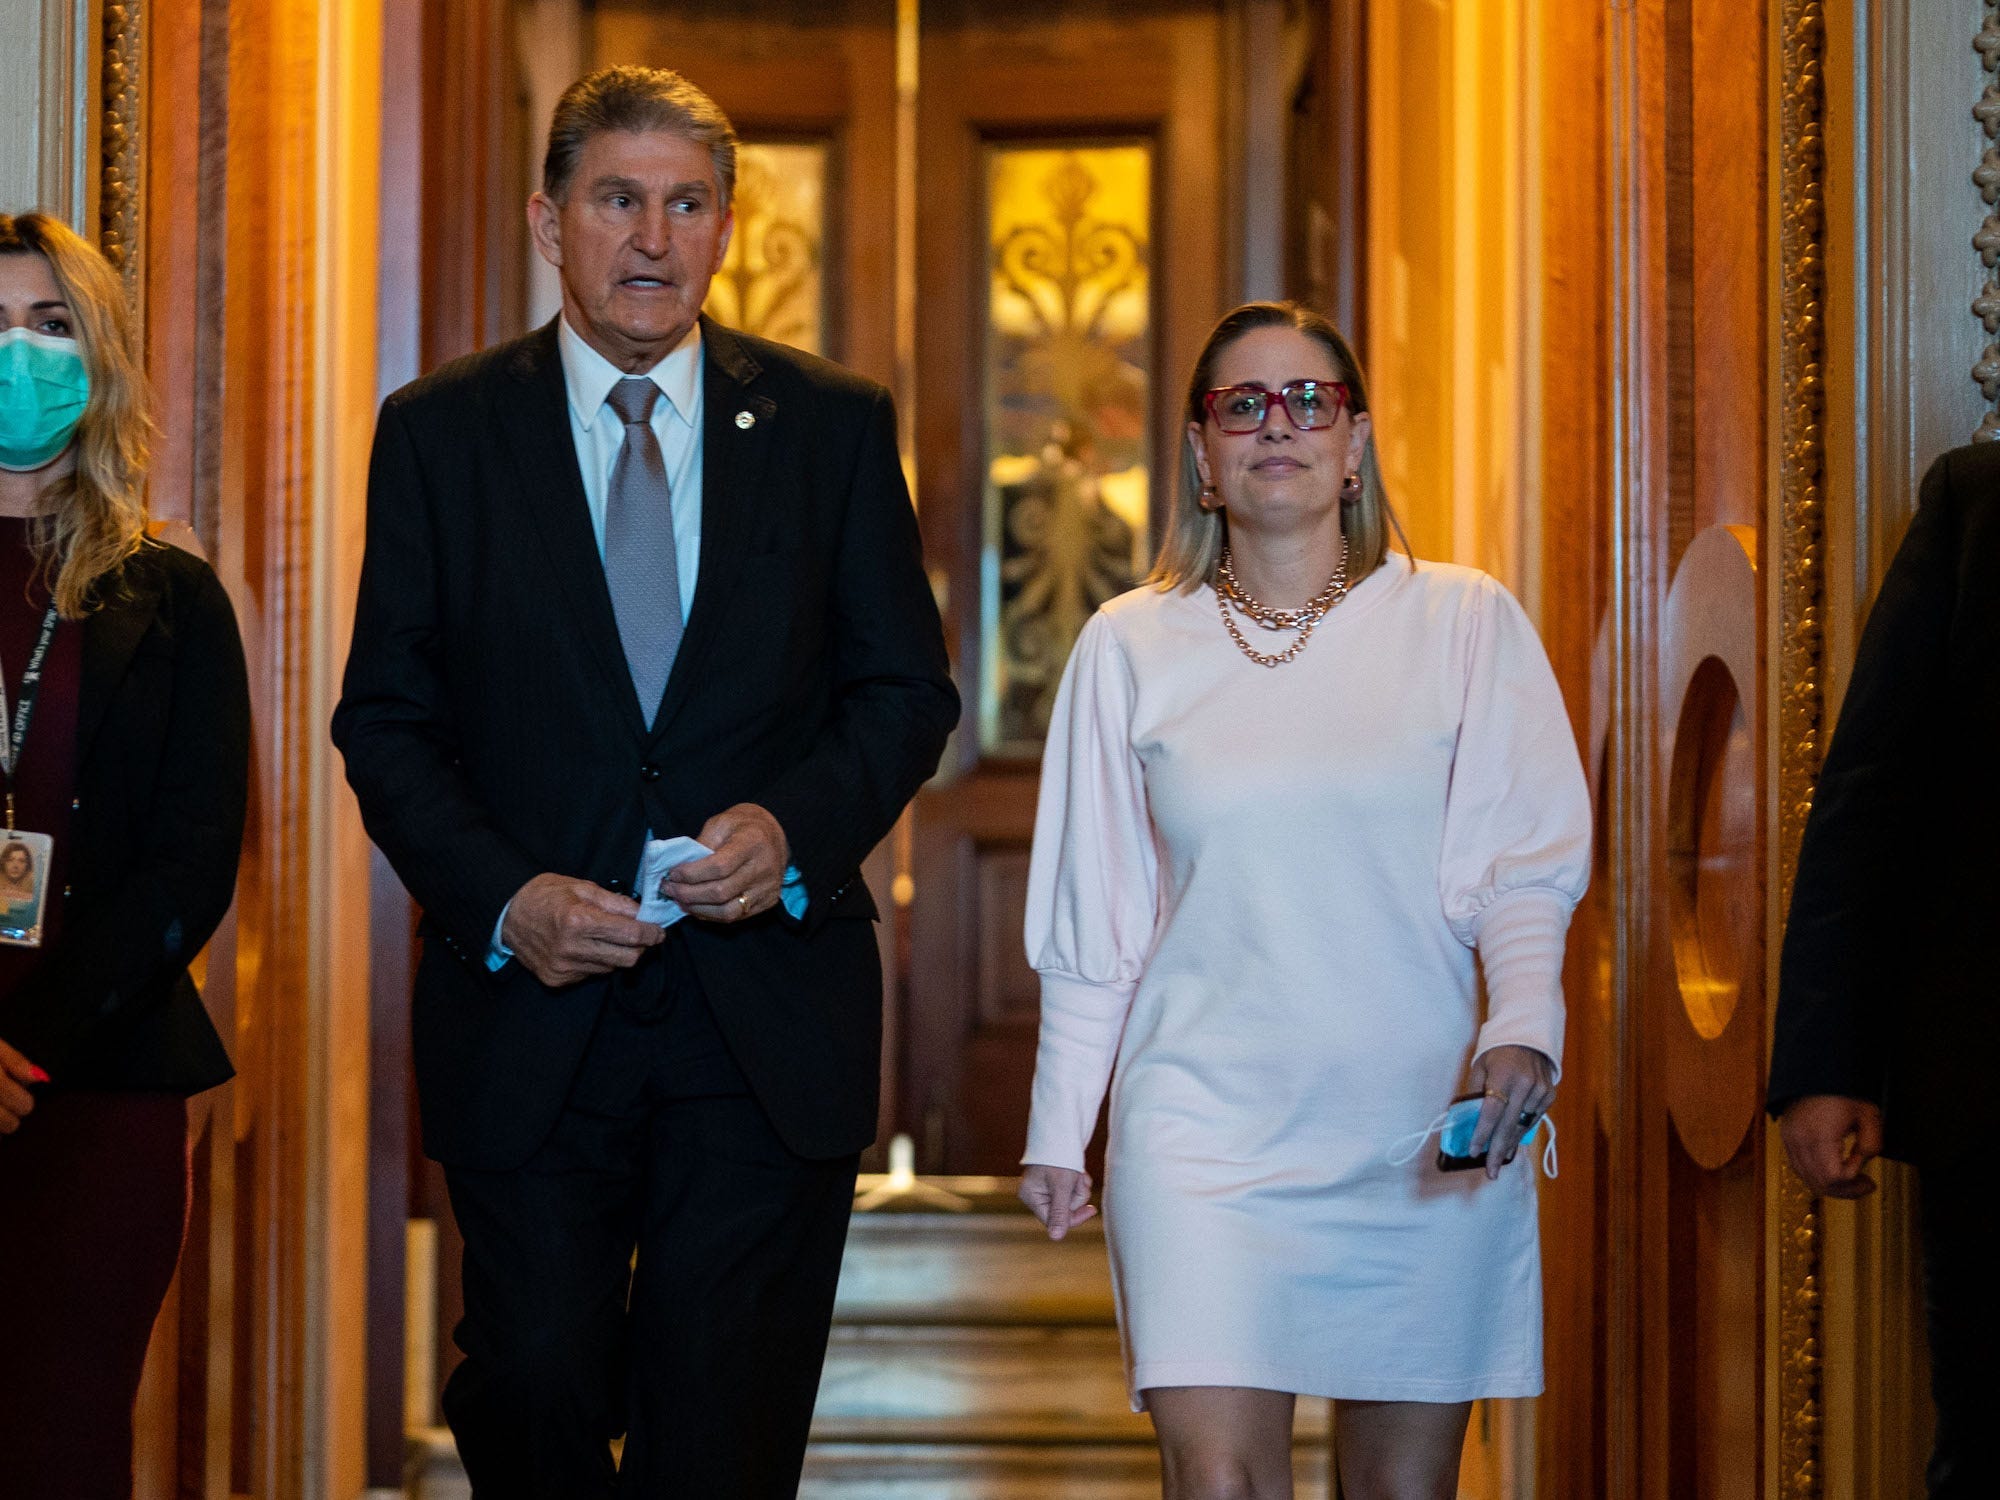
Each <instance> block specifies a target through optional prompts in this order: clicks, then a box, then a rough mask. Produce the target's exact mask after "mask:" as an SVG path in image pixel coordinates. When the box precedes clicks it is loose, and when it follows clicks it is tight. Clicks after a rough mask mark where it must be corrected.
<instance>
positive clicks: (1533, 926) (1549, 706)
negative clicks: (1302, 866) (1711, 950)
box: [1438, 578, 1590, 1072]
mask: <svg viewBox="0 0 2000 1500" xmlns="http://www.w3.org/2000/svg"><path fill="white" fill-rule="evenodd" d="M1470 606H1471V607H1470V615H1469V621H1468V626H1467V628H1468V630H1469V642H1468V649H1467V652H1466V663H1467V668H1466V684H1465V711H1464V713H1463V715H1462V716H1461V718H1460V720H1459V729H1458V744H1457V747H1456V749H1455V750H1454V752H1453V755H1452V766H1451V787H1450V790H1449V792H1448V794H1447V797H1446V803H1445V820H1444V848H1443V853H1442V856H1441V858H1440V859H1439V863H1438V893H1439V896H1440V897H1441V898H1442V900H1443V902H1444V913H1445V918H1446V920H1448V921H1449V922H1450V923H1451V930H1452V931H1453V932H1454V933H1455V934H1457V936H1458V939H1459V941H1460V942H1462V943H1464V944H1466V945H1467V946H1468V947H1473V948H1477V949H1478V951H1479V958H1480V963H1481V965H1482V967H1483V968H1484V969H1485V972H1486V1023H1485V1025H1483V1026H1482V1027H1480V1029H1479V1037H1478V1041H1477V1043H1476V1044H1475V1046H1474V1049H1473V1051H1474V1055H1475V1056H1477V1055H1478V1054H1480V1053H1483V1052H1486V1051H1489V1050H1491V1049H1492V1048H1494V1047H1502V1046H1510V1045H1511V1046H1520V1047H1532V1048H1534V1049H1535V1050H1536V1051H1537V1052H1540V1053H1542V1054H1543V1055H1545V1056H1546V1057H1547V1058H1548V1059H1549V1060H1550V1061H1551V1062H1553V1063H1554V1064H1556V1066H1557V1069H1558V1072H1560V1069H1561V1065H1562V1041H1563V1019H1564V1017H1563V996H1562V962H1563V940H1564V937H1565V935H1566V934H1567V932H1568V930H1569V919H1570V913H1571V912H1572V911H1574V910H1575V909H1576V903H1577V902H1578V901H1580V900H1581V899H1582V898H1583V892H1584V887H1585V886H1586V885H1588V884H1589V882H1590V794H1589V792H1588V790H1587V789H1586V787H1585V785H1584V779H1583V767H1582V765H1581V763H1580V762H1579V761H1578V759H1577V753H1576V741H1575V739H1574V738H1573V737H1572V735H1571V732H1570V723H1569V718H1568V715H1567V714H1565V713H1564V711H1563V700H1562V691H1561V689H1560V688H1558V687H1557V686H1556V679H1555V673H1554V672H1553V671H1551V670H1550V668H1549V660H1548V656H1547V655H1546V654H1545V653H1544V652H1543V650H1542V643H1541V641H1540V640H1539V639H1538V638H1537V637H1536V635H1535V628H1534V626H1533V625H1532V624H1530V623H1529V621H1528V617H1527V615H1526V614H1525V613H1523V611H1522V609H1521V606H1520V605H1519V604H1517V603H1516V602H1515V601H1514V598H1513V596H1512V595H1511V594H1509V593H1508V592H1507V591H1506V590H1505V589H1503V588H1502V587H1501V586H1500V585H1499V584H1498V583H1496V582H1494V581H1493V580H1492V579H1490V578H1486V579H1482V580H1481V581H1480V585H1479V589H1478V592H1477V595H1476V597H1475V598H1474V599H1472V600H1471V601H1470Z"/></svg>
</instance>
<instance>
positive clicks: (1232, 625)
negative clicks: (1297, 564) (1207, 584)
mask: <svg viewBox="0 0 2000 1500" xmlns="http://www.w3.org/2000/svg"><path fill="white" fill-rule="evenodd" d="M1215 571H1216V585H1217V586H1216V590H1215V607H1216V610H1217V611H1218V612H1219V613H1220V614H1221V615H1222V628H1223V629H1225V630H1227V631H1228V632H1229V638H1230V639H1231V640H1232V641H1234V642H1236V645H1237V649H1239V650H1240V651H1242V653H1243V654H1244V655H1245V656H1247V657H1249V658H1250V660H1252V661H1254V662H1255V663H1257V665H1258V666H1260V667H1282V666H1283V665H1284V664H1285V663H1286V662H1288V661H1290V660H1291V659H1292V658H1293V657H1295V656H1297V655H1298V654H1299V653H1300V652H1301V651H1303V650H1305V646H1306V642H1307V641H1309V640H1311V639H1312V633H1313V627H1314V626H1315V625H1317V624H1319V622H1320V621H1321V620H1324V619H1325V618H1326V617H1327V614H1328V612H1329V611H1331V610H1332V609H1333V607H1334V606H1335V605H1336V604H1338V603H1340V601H1341V600H1343V599H1345V598H1346V597H1347V535H1346V533H1345V532H1343V533H1342V534H1341V538H1340V561H1339V562H1337V563H1335V564H1334V566H1333V576H1332V577H1331V578H1329V579H1327V581H1326V587H1325V588H1323V589H1321V590H1320V591H1319V592H1318V593H1317V594H1315V595H1313V596H1312V598H1310V599H1308V600H1307V601H1306V602H1305V603H1304V604H1302V605H1300V606H1299V607H1298V608H1297V609H1272V608H1271V607H1270V606H1268V605H1265V604H1261V603H1259V602H1258V601H1257V600H1256V599H1253V598H1252V597H1251V596H1250V595H1249V594H1247V593H1245V592H1244V591H1243V586H1242V585H1241V584H1239V583H1238V582H1237V581H1236V569H1235V568H1234V567H1233V566H1232V561H1231V558H1230V556H1229V549H1228V548H1227V547H1224V548H1223V549H1222V559H1221V561H1220V562H1218V563H1217V564H1216V568H1215ZM1231 605H1234V606H1235V607H1236V608H1237V609H1238V610H1240V611H1241V612H1242V613H1243V614H1244V615H1245V616H1247V617H1248V618H1249V619H1251V620H1253V621H1255V622H1256V624H1257V625H1258V627H1259V628H1260V629H1263V630H1296V631H1297V632H1298V633H1299V638H1298V639H1297V640H1295V641H1293V642H1292V643H1291V645H1289V646H1287V647H1286V648H1285V649H1284V650H1282V651H1279V652H1276V653H1274V654H1272V655H1268V656H1267V655H1265V654H1264V653H1263V652H1261V651H1259V650H1257V649H1256V648H1255V647H1254V646H1252V645H1251V644H1250V643H1249V642H1248V641H1247V640H1245V639H1244V638H1243V632H1242V631H1241V630H1239V629H1238V628H1237V626H1236V621H1235V619H1234V617H1232V616H1231V614H1230V612H1229V610H1230V606H1231Z"/></svg>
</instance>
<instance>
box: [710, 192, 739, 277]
mask: <svg viewBox="0 0 2000 1500" xmlns="http://www.w3.org/2000/svg"><path fill="white" fill-rule="evenodd" d="M735 235H736V205H735V204H733V203H732V204H731V205H730V206H729V207H728V208H725V209H724V210H723V211H722V233H721V235H720V236H719V237H718V238H717V239H716V241H715V264H714V265H712V266H710V267H709V268H708V274H709V275H711V276H713V275H714V274H715V273H716V272H717V271H720V270H721V269H722V263H723V261H725V260H727V259H728V258H729V242H730V240H732V239H733V238H735Z"/></svg>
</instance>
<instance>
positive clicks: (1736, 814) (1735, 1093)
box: [1659, 526, 1764, 1171]
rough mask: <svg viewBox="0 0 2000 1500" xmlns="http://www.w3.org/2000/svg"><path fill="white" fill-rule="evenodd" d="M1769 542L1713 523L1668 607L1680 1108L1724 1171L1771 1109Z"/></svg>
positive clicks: (1670, 1049)
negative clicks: (1766, 1079) (1764, 668)
mask: <svg viewBox="0 0 2000 1500" xmlns="http://www.w3.org/2000/svg"><path fill="white" fill-rule="evenodd" d="M1756 547H1757V535H1756V532H1755V531H1754V530H1752V529H1751V528H1749V527H1744V526H1712V527H1710V528H1709V529H1708V530H1706V531H1704V532H1702V533H1700V534H1699V535H1698V536H1696V537H1695V539H1694V540H1693V542H1691V543H1690V544H1689V546H1688V549H1687V551H1686V553H1685V554H1684V555H1683V556H1682V558H1681V561H1680V566H1679V567H1678V568H1677V569H1676V570H1675V572H1674V582H1673V586H1672V588H1671V589H1669V590H1668V593H1667V599H1666V604H1665V607H1664V608H1663V609H1662V610H1661V612H1660V648H1661V649H1660V704H1661V707H1662V709H1663V710H1664V713H1663V715H1662V719H1661V722H1662V725H1663V726H1671V727H1670V728H1663V731H1662V736H1661V742H1660V747H1659V749H1660V764H1661V765H1662V766H1664V767H1666V768H1667V772H1668V779H1667V839H1666V848H1665V850H1664V853H1663V863H1664V865H1665V869H1664V872H1663V873H1664V876H1665V882H1664V883H1665V904H1666V909H1667V910H1666V916H1667V923H1668V930H1669V932H1670V934H1671V937H1672V942H1671V947H1672V952H1673V969H1674V975H1673V978H1674V987H1675V993H1676V994H1677V995H1678V996H1679V999H1680V1012H1679V1015H1678V1017H1677V1018H1676V1019H1675V1020H1673V1021H1669V1022H1668V1023H1667V1025H1666V1027H1665V1028H1664V1029H1665V1032H1666V1052H1667V1057H1666V1068H1665V1077H1666V1094H1667V1106H1668V1110H1669V1112H1670V1113H1671V1115H1672V1117H1673V1121H1674V1127H1675V1129H1676V1130H1677V1131H1678V1132H1679V1134H1680V1137H1681V1143H1682V1145H1683V1146H1684V1147H1686V1149H1687V1152H1688V1155H1689V1156H1690V1157H1692V1158H1693V1159H1694V1160H1695V1161H1696V1162H1697V1163H1699V1164H1700V1165H1701V1166H1702V1167H1704V1168H1706V1169H1708V1170H1710V1171H1716V1170H1720V1169H1721V1168H1722V1167H1725V1166H1727V1165H1728V1164H1729V1163H1730V1162H1731V1161H1733V1160H1734V1159H1735V1158H1736V1156H1737V1154H1738V1152H1739V1151H1740V1150H1741V1149H1742V1146H1743V1142H1744V1139H1745V1138H1746V1137H1747V1135H1748V1134H1749V1132H1750V1129H1751V1127H1752V1126H1753V1125H1754V1124H1755V1123H1756V1120H1757V1117H1758V1115H1759V1113H1760V1112H1761V1110H1762V1107H1763V1068H1762V1059H1763V1043H1764V1006H1763V995H1764V975H1763V966H1764V934H1763V919H1764V904H1763V880H1764V870H1763V862H1762V859H1761V851H1760V846H1759V840H1758V830H1757V823H1758V811H1759V808H1760V807H1761V805H1762V790H1763V776H1762V774H1761V762H1762V757H1761V755H1760V753H1759V750H1758V746H1759V743H1760V742H1761V739H1762V719H1763V715H1762V713H1761V711H1760V706H1759V699H1758V693H1757V680H1758V679H1757V658H1758V649H1757V647H1758V640H1757V590H1758V586H1759V585H1758V577H1757V559H1756ZM1676 1022H1678V1024H1676Z"/></svg>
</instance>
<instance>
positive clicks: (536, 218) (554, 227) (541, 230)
mask: <svg viewBox="0 0 2000 1500" xmlns="http://www.w3.org/2000/svg"><path fill="white" fill-rule="evenodd" d="M528 233H529V235H530V236H531V237H532V238H533V239H534V242H535V249H536V250H537V251H538V252H540V254H541V257H542V259H543V260H545V261H547V262H548V263H549V264H550V265H552V266H554V267H556V268H557V269H558V270H560V269H561V268H562V263H563V260H562V210H561V208H559V207H558V206H557V204H556V202H555V200H554V199H553V198H551V197H550V196H549V195H548V194H547V193H536V194H535V195H534V196H533V197H532V198H530V199H529V200H528Z"/></svg>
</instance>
